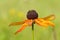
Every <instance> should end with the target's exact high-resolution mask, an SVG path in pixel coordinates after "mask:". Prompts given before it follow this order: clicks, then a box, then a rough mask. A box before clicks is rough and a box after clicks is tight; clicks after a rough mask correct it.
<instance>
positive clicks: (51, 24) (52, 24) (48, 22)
mask: <svg viewBox="0 0 60 40" xmlns="http://www.w3.org/2000/svg"><path fill="white" fill-rule="evenodd" d="M46 23H47V24H48V25H50V26H52V27H54V26H55V24H54V23H52V22H50V21H47V22H46Z"/></svg>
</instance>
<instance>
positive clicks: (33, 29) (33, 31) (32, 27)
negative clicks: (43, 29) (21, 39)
mask: <svg viewBox="0 0 60 40" xmlns="http://www.w3.org/2000/svg"><path fill="white" fill-rule="evenodd" d="M32 37H33V38H32V40H34V22H33V23H32Z"/></svg>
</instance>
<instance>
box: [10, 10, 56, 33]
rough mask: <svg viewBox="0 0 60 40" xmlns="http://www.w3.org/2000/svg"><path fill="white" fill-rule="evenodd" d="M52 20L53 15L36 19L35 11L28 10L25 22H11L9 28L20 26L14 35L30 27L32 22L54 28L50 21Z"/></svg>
mask: <svg viewBox="0 0 60 40" xmlns="http://www.w3.org/2000/svg"><path fill="white" fill-rule="evenodd" d="M53 19H55V16H54V15H50V16H47V17H44V18H38V13H37V12H36V11H35V10H29V11H28V12H27V20H25V21H22V22H13V23H11V24H10V25H9V26H15V25H21V24H22V27H21V28H20V29H19V30H17V32H16V33H15V34H17V33H18V32H21V31H22V30H24V29H25V28H26V27H27V26H31V25H32V23H33V22H34V23H36V24H38V25H40V26H44V27H48V26H52V27H54V23H52V22H51V20H53Z"/></svg>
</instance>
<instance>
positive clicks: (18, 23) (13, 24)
mask: <svg viewBox="0 0 60 40" xmlns="http://www.w3.org/2000/svg"><path fill="white" fill-rule="evenodd" d="M23 23H24V21H22V22H12V23H11V24H9V26H16V25H21V24H23Z"/></svg>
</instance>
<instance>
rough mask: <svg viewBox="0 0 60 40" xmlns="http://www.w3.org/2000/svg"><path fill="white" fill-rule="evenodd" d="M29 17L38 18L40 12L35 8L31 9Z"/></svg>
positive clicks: (28, 13)
mask: <svg viewBox="0 0 60 40" xmlns="http://www.w3.org/2000/svg"><path fill="white" fill-rule="evenodd" d="M27 18H28V19H36V18H38V13H37V12H36V11H35V10H29V11H28V12H27Z"/></svg>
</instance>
